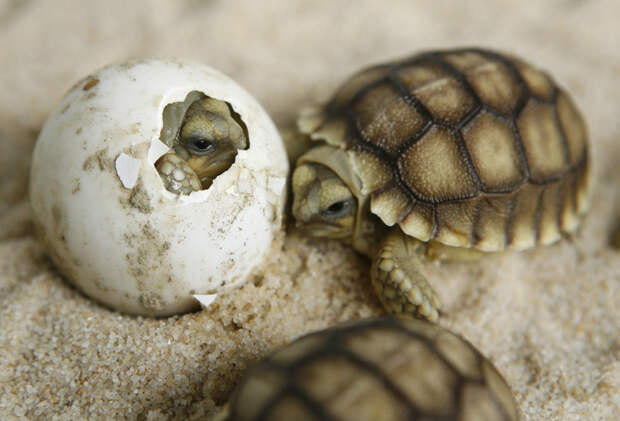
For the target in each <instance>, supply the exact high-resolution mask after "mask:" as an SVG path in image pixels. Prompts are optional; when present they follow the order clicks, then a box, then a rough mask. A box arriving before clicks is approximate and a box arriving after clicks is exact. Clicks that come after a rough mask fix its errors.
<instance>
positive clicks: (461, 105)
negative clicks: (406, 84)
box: [413, 77, 476, 125]
mask: <svg viewBox="0 0 620 421" xmlns="http://www.w3.org/2000/svg"><path fill="white" fill-rule="evenodd" d="M413 94H414V95H415V96H416V97H417V98H418V99H419V100H420V102H421V103H422V105H424V107H426V109H427V110H428V111H429V112H430V113H431V114H432V116H433V118H434V119H435V120H437V121H439V122H443V123H446V124H452V125H456V124H458V123H459V122H460V121H461V120H463V119H464V118H465V117H466V116H467V115H468V114H470V113H471V112H472V111H473V110H474V108H475V107H476V102H475V101H474V98H473V97H472V96H471V95H470V93H469V92H468V91H467V90H466V89H465V88H464V87H463V86H462V85H461V84H460V83H459V82H458V81H457V80H456V79H454V78H452V77H445V78H441V79H437V80H435V81H433V82H430V83H427V84H426V85H424V86H422V87H419V88H417V89H415V90H414V91H413Z"/></svg>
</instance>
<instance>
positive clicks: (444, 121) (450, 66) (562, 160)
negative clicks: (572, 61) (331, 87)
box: [299, 49, 589, 251]
mask: <svg viewBox="0 0 620 421" xmlns="http://www.w3.org/2000/svg"><path fill="white" fill-rule="evenodd" d="M299 127H300V130H301V131H302V132H304V133H306V134H310V135H311V137H312V138H313V139H317V140H323V141H326V142H327V143H329V144H332V145H336V146H339V147H343V148H347V149H348V150H349V151H350V158H351V161H352V165H353V169H354V171H355V172H356V173H357V175H358V176H359V178H360V180H361V182H362V190H363V193H364V194H370V195H371V205H370V206H371V212H372V213H374V214H375V215H377V216H378V217H379V218H381V220H382V221H383V222H384V223H385V224H386V225H389V226H391V225H394V224H396V223H398V224H399V225H400V227H401V229H402V230H403V231H404V232H405V233H406V234H408V235H411V236H413V237H416V238H418V239H420V240H423V241H428V240H430V239H436V240H438V241H439V242H441V243H444V244H447V245H450V246H459V247H475V248H478V249H480V250H485V251H495V250H502V249H504V248H508V247H509V248H514V249H526V248H529V247H532V246H534V245H536V244H550V243H553V242H555V241H556V240H558V239H559V238H560V237H561V235H562V233H570V232H573V231H575V230H576V228H577V226H578V224H579V220H580V216H581V215H582V214H583V213H584V212H585V210H586V208H587V205H588V203H587V202H588V200H587V193H588V190H589V186H588V173H589V168H588V145H587V133H586V128H585V125H584V121H583V119H582V117H581V115H580V113H579V112H578V111H577V109H576V107H575V105H574V104H573V101H572V100H571V98H570V97H569V95H568V94H567V93H566V92H565V91H564V90H563V89H561V88H560V87H558V86H557V85H556V83H555V82H554V81H553V79H552V78H551V77H550V76H549V75H548V74H546V73H545V72H543V71H541V70H539V69H537V68H535V67H532V66H531V65H529V64H527V63H525V62H524V61H522V60H520V59H518V58H515V57H512V56H508V55H505V54H501V53H497V52H492V51H487V50H480V49H462V50H451V51H435V52H427V53H422V54H419V55H415V56H413V57H411V58H408V59H405V60H401V61H396V62H392V63H387V64H382V65H378V66H374V67H371V68H369V69H366V70H364V71H362V72H360V73H358V74H356V75H355V76H353V77H352V78H351V79H350V80H349V81H348V82H347V83H345V84H344V86H342V87H341V88H340V89H339V90H338V91H337V92H336V94H335V95H334V97H333V98H332V99H331V100H330V101H329V102H328V103H327V104H326V105H325V106H324V107H321V108H314V109H312V108H311V109H308V110H305V112H302V115H301V117H300V119H299Z"/></svg>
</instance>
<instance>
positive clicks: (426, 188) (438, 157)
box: [398, 127, 478, 202]
mask: <svg viewBox="0 0 620 421" xmlns="http://www.w3.org/2000/svg"><path fill="white" fill-rule="evenodd" d="M398 169H399V171H400V173H401V174H402V178H403V181H404V182H405V184H406V185H407V187H409V188H410V189H411V190H412V191H413V192H414V193H415V194H416V195H417V196H419V197H420V198H422V200H424V201H430V202H437V201H444V200H453V199H459V198H464V197H471V196H473V195H475V194H476V193H477V191H478V187H477V185H476V183H475V181H474V180H473V179H472V177H471V174H470V173H469V169H468V167H467V165H466V164H465V162H464V161H463V159H462V155H461V151H460V150H459V147H458V145H457V139H456V136H455V135H454V133H452V132H450V131H449V130H446V129H443V128H438V127H433V128H431V129H430V130H429V131H428V132H427V133H426V134H425V135H424V136H423V137H422V138H421V139H420V140H418V141H417V142H415V143H414V144H413V145H411V146H410V147H409V148H408V149H407V150H406V151H405V152H403V154H402V155H401V156H400V158H399V159H398Z"/></svg>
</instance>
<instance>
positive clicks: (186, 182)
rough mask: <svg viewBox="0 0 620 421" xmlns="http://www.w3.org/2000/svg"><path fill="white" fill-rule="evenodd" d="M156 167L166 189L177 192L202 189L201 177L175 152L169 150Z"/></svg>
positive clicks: (188, 192)
mask: <svg viewBox="0 0 620 421" xmlns="http://www.w3.org/2000/svg"><path fill="white" fill-rule="evenodd" d="M155 167H156V168H157V171H158V172H159V175H160V177H161V179H162V181H163V182H164V187H165V188H166V190H168V191H170V192H172V193H176V194H190V193H191V192H193V191H198V190H200V189H201V188H202V187H201V183H200V179H199V178H198V176H197V175H196V173H195V172H194V170H192V169H191V167H190V166H189V165H188V163H187V162H186V161H185V160H184V159H183V158H181V157H180V156H179V155H177V154H176V153H174V152H168V153H167V154H165V155H163V156H162V157H161V158H159V159H158V160H157V162H156V163H155Z"/></svg>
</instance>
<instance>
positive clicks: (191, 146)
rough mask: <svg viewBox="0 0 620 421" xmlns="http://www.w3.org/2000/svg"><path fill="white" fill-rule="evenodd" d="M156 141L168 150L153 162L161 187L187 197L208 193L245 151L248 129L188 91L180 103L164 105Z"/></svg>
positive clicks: (219, 104)
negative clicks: (198, 193) (203, 192)
mask: <svg viewBox="0 0 620 421" xmlns="http://www.w3.org/2000/svg"><path fill="white" fill-rule="evenodd" d="M162 119H163V127H162V129H161V132H160V136H159V140H160V141H161V142H162V143H163V144H165V145H166V146H168V147H169V148H170V149H169V150H168V152H166V153H165V154H163V155H162V156H161V157H160V158H159V159H158V160H157V161H156V162H155V168H156V169H157V172H158V173H159V176H160V177H161V179H162V181H163V182H164V187H165V188H166V189H167V190H168V191H170V192H172V193H175V194H179V195H189V194H190V193H192V192H194V191H200V190H206V189H208V188H209V187H210V186H211V184H212V183H213V180H214V179H215V178H216V177H217V176H219V175H220V174H222V173H223V172H225V171H226V170H228V169H229V168H230V167H231V165H232V164H233V163H234V162H235V158H236V156H237V151H238V150H240V149H241V150H245V149H248V148H249V136H248V128H247V126H246V124H245V123H244V122H243V120H242V119H241V116H240V115H239V114H238V113H237V112H236V111H235V110H234V109H233V107H232V106H231V105H230V104H229V103H227V102H225V101H222V100H218V99H216V98H212V97H209V96H207V95H205V94H204V93H202V92H198V91H192V92H190V93H189V94H187V96H186V97H185V100H184V101H179V102H173V103H171V104H168V105H166V107H165V108H164V111H163V116H162Z"/></svg>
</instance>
